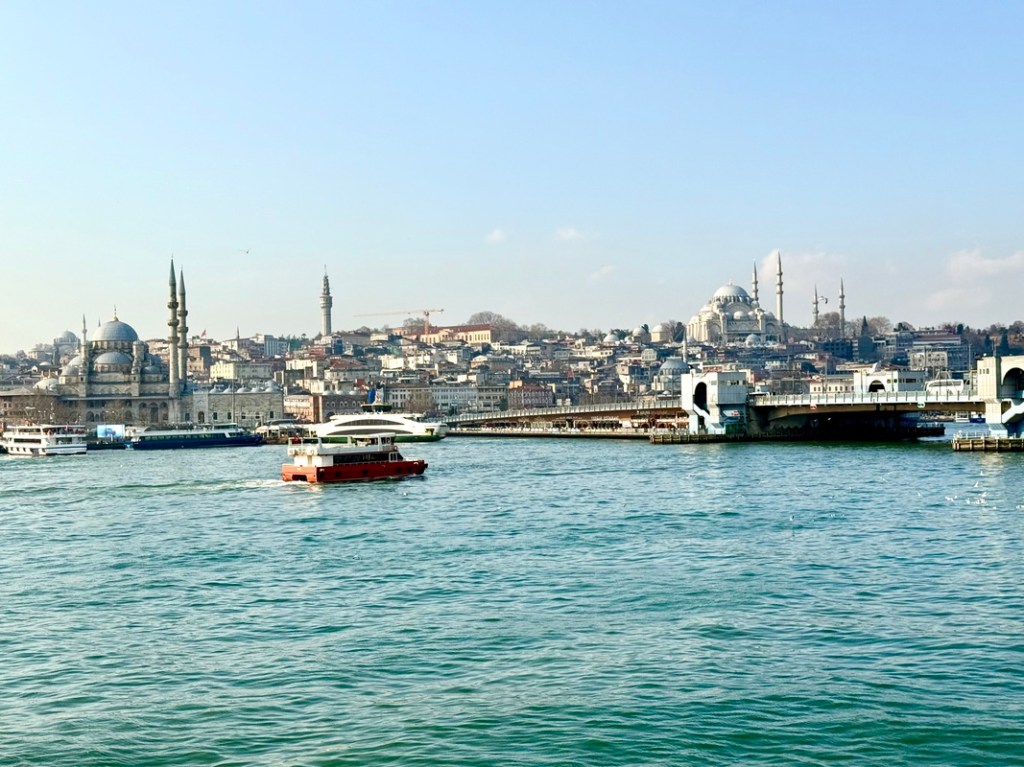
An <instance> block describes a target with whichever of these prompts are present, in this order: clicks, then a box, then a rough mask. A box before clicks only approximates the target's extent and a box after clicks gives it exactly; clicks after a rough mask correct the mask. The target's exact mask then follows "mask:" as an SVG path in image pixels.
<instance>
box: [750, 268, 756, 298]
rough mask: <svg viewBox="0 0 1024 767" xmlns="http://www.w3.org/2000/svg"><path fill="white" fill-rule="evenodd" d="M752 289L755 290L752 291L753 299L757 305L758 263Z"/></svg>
mask: <svg viewBox="0 0 1024 767" xmlns="http://www.w3.org/2000/svg"><path fill="white" fill-rule="evenodd" d="M751 287H752V288H753V290H752V291H751V292H752V293H753V295H752V296H751V298H753V299H754V303H755V304H756V303H757V263H756V262H755V263H754V280H753V282H752V284H751Z"/></svg>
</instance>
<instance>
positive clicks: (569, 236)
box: [555, 226, 583, 242]
mask: <svg viewBox="0 0 1024 767" xmlns="http://www.w3.org/2000/svg"><path fill="white" fill-rule="evenodd" d="M555 239H556V240H558V241H559V242H573V241H575V240H582V239H583V234H582V232H580V231H579V230H577V229H576V227H574V226H563V227H562V228H560V229H556V230H555Z"/></svg>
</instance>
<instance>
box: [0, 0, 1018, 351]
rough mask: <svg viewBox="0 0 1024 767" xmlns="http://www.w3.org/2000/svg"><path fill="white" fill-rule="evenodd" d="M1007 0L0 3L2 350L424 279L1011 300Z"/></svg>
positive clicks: (525, 310) (622, 322)
mask: <svg viewBox="0 0 1024 767" xmlns="http://www.w3.org/2000/svg"><path fill="white" fill-rule="evenodd" d="M1022 28H1024V5H1022V4H1019V3H1004V2H978V3H962V2H941V1H938V2H936V1H929V2H919V1H916V0H907V1H906V2H900V3H891V2H871V1H868V2H858V3H840V2H831V1H830V0H825V1H824V2H822V1H821V0H814V1H812V2H787V1H786V0H777V1H773V2H753V1H750V2H714V3H711V2H704V3H690V2H683V1H682V0H668V1H666V2H645V1H644V0H638V2H630V3H621V2H604V1H602V0H587V1H583V0H581V1H580V2H557V1H552V0H543V1H539V2H534V1H533V0H522V1H518V2H515V3H499V2H496V1H494V0H472V1H467V2H460V1H459V0H451V1H450V2H431V1H430V0H423V1H418V2H413V1H412V0H408V1H407V2H388V1H387V0H381V1H375V2H361V3H355V2H341V1H340V0H339V1H336V2H325V3H319V2H302V1H301V0H300V1H299V2H237V3H236V2H229V1H227V0H225V1H223V2H216V3H208V2H189V1H188V0H185V1H184V2H175V3H138V2H104V1H103V0H99V1H98V2H95V3H79V2H62V1H60V0H55V1H54V2H47V3H39V2H34V1H32V0H28V1H23V0H5V1H4V2H3V3H0V352H6V353H11V352H14V351H16V350H18V349H28V348H31V347H32V346H33V345H34V344H36V343H39V342H48V341H49V340H51V339H53V338H54V337H56V336H57V335H59V334H60V333H62V332H63V331H65V330H69V329H70V330H72V331H74V332H75V333H79V332H80V329H81V326H82V318H83V316H84V317H85V320H86V324H87V326H88V327H90V328H94V327H95V326H96V325H97V323H99V322H101V321H106V320H108V319H110V318H111V317H112V316H113V314H114V311H115V307H116V312H117V316H118V317H119V318H120V319H121V320H123V321H125V322H128V323H129V324H131V325H132V326H133V327H135V329H136V330H137V331H138V333H139V334H140V336H141V337H143V338H157V337H164V336H166V332H167V329H166V321H167V309H166V302H167V282H168V271H169V264H170V262H171V259H172V258H173V260H174V263H175V265H176V266H177V267H178V268H180V269H182V270H184V274H185V280H186V284H187V288H188V308H189V312H190V315H189V324H190V326H191V328H192V330H193V331H194V332H196V333H198V332H200V331H201V330H206V331H207V334H208V337H211V338H225V337H233V336H234V335H235V333H236V329H237V331H238V332H240V333H241V334H242V335H243V336H247V335H252V334H255V333H268V334H272V335H301V334H303V333H305V334H308V335H310V336H314V335H316V334H317V333H318V332H319V327H320V310H319V293H320V288H321V284H322V278H323V274H324V270H325V268H326V270H327V273H328V274H329V276H330V280H331V287H332V293H333V296H334V310H333V325H334V329H336V330H341V329H351V328H356V327H359V326H361V325H370V326H382V325H385V324H390V325H399V324H401V322H402V320H403V319H404V317H405V316H412V315H415V314H417V313H418V311H419V310H421V309H442V308H443V309H444V312H443V313H439V312H435V313H433V314H432V315H431V320H432V321H433V322H436V323H439V324H458V323H461V322H465V321H466V320H467V319H468V318H469V317H470V316H471V315H472V314H474V313H476V312H481V311H489V312H497V313H499V314H502V315H504V316H506V317H508V318H510V319H512V320H514V321H516V322H518V323H521V324H526V325H529V324H535V323H543V324H544V325H547V326H548V327H551V328H555V329H562V330H569V331H576V330H579V329H581V328H598V329H602V330H608V329H610V328H632V327H635V326H637V325H640V324H642V323H648V324H651V325H653V324H655V323H658V322H662V321H666V320H680V321H686V320H688V319H689V318H690V317H691V316H692V315H693V314H694V313H696V312H697V311H698V310H699V309H700V307H701V306H702V305H703V304H704V303H705V302H706V301H707V300H708V299H709V298H710V297H711V295H712V293H713V292H714V291H715V290H716V289H717V288H718V287H719V286H721V285H723V284H726V283H728V282H733V283H735V284H738V285H742V286H744V287H746V288H748V289H749V286H750V276H751V271H752V269H753V268H754V266H755V265H756V266H757V269H758V272H759V277H760V289H761V290H760V292H761V302H762V304H763V305H766V307H767V308H770V309H774V306H775V301H774V272H775V265H774V260H773V256H772V254H773V253H774V252H775V251H776V250H778V251H780V252H781V254H782V263H783V272H784V281H785V285H784V290H785V311H784V315H785V320H786V322H787V323H790V324H794V325H800V326H806V325H809V324H810V322H811V300H812V294H813V291H814V289H815V287H817V290H818V292H819V294H820V295H821V296H822V297H823V298H824V299H828V301H829V303H828V304H823V307H822V308H823V311H824V310H826V309H834V308H835V306H836V304H837V295H838V292H839V281H840V279H842V280H843V282H844V284H845V288H846V304H847V310H846V312H847V318H848V319H850V318H853V317H860V316H862V315H866V316H868V317H872V316H879V315H881V316H886V317H889V318H890V319H891V320H893V321H894V322H895V321H906V322H909V323H911V324H912V325H915V326H918V327H920V326H930V325H936V324H940V323H945V322H951V321H959V322H965V323H966V324H968V325H972V326H975V327H979V326H986V325H989V324H991V323H995V322H1002V323H1006V324H1009V323H1011V322H1013V321H1015V320H1018V319H1022V318H1024V307H1022V306H1021V305H1020V303H1019V301H1018V298H1019V296H1020V295H1021V285H1022V278H1024V228H1022V226H1021V222H1024V194H1022V182H1024V151H1022V150H1024V88H1021V87H1020V78H1021V73H1022V72H1024V46H1021V45H1020V37H1019V36H1020V30H1021V29H1022Z"/></svg>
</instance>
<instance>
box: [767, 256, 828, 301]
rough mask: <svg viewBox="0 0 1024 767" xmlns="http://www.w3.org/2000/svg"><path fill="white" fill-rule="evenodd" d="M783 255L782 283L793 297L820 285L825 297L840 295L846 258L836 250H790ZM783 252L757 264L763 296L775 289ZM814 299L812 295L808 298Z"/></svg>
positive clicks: (788, 294) (808, 292) (808, 294)
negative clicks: (830, 251)
mask: <svg viewBox="0 0 1024 767" xmlns="http://www.w3.org/2000/svg"><path fill="white" fill-rule="evenodd" d="M781 257H782V286H783V290H784V291H785V295H786V296H787V298H788V297H789V296H796V295H801V296H802V295H807V296H810V295H811V294H813V292H814V288H815V287H816V286H817V288H818V294H819V295H822V296H828V295H832V294H835V295H838V294H839V281H840V279H842V276H843V268H844V267H845V266H846V258H845V257H844V256H840V255H838V254H836V253H826V252H824V251H818V252H815V253H800V252H786V251H784V252H783V253H782V254H781ZM778 268H779V255H778V253H777V251H772V252H771V253H769V254H768V255H767V256H766V257H764V258H763V259H761V263H759V264H758V265H757V281H758V283H759V285H760V289H761V293H762V295H768V294H773V293H774V292H775V281H776V275H777V273H778ZM807 300H808V301H809V300H810V299H809V298H808V299H807Z"/></svg>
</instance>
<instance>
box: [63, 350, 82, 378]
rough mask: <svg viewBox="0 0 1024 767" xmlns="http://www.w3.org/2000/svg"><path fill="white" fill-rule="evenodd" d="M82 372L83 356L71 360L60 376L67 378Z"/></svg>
mask: <svg viewBox="0 0 1024 767" xmlns="http://www.w3.org/2000/svg"><path fill="white" fill-rule="evenodd" d="M80 372H82V356H81V355H78V356H76V357H72V358H71V361H70V362H68V364H67V365H65V366H64V369H63V370H62V371H60V374H61V375H65V376H76V375H78V374H79V373H80Z"/></svg>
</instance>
